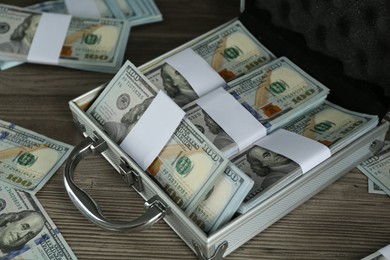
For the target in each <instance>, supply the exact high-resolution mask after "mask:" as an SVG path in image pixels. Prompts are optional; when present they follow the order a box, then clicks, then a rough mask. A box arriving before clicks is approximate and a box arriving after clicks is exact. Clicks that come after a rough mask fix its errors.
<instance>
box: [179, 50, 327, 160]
mask: <svg viewBox="0 0 390 260" xmlns="http://www.w3.org/2000/svg"><path fill="white" fill-rule="evenodd" d="M227 91H228V92H229V93H230V94H231V95H232V96H233V97H235V98H236V99H237V101H238V102H239V103H240V104H242V106H244V107H245V108H246V109H247V110H248V112H250V113H251V114H252V115H253V116H254V117H255V118H256V119H257V120H258V121H259V122H260V123H261V124H262V125H263V126H264V127H265V128H266V129H267V133H270V132H272V131H273V130H274V129H277V128H279V127H281V126H283V125H284V124H286V123H287V122H288V121H291V120H292V119H294V118H295V117H297V116H299V115H301V114H304V113H305V112H307V111H308V110H310V109H311V108H313V107H315V106H318V105H319V104H321V103H322V102H323V101H324V100H325V98H326V97H327V95H328V93H329V89H328V88H327V87H325V86H324V85H322V84H321V83H320V82H318V81H317V80H315V79H314V78H312V77H311V76H309V75H308V74H307V73H305V72H304V71H302V70H301V69H300V68H299V67H297V66H296V65H295V64H293V63H292V62H291V61H289V60H288V59H287V58H285V57H281V58H278V59H276V60H273V61H271V62H269V63H267V64H266V65H264V66H262V67H260V68H258V69H256V70H254V71H252V72H250V73H248V74H246V75H244V76H241V77H239V78H237V79H235V80H233V81H231V82H229V83H228V84H227ZM183 109H184V111H186V114H187V116H188V118H189V119H190V120H191V122H192V123H193V124H195V125H196V126H197V127H198V128H199V129H201V130H202V132H203V134H204V135H205V136H206V137H207V138H208V139H209V140H210V141H212V142H213V143H214V145H215V146H217V147H218V148H219V149H220V150H221V151H223V153H224V155H225V156H226V157H228V158H229V157H231V156H233V155H235V154H237V153H238V146H237V144H236V143H235V142H234V141H233V139H232V138H231V137H230V136H229V135H228V134H227V133H226V132H225V131H224V130H223V128H222V127H221V126H219V125H218V124H217V123H216V122H215V120H213V119H212V118H211V117H210V116H209V115H208V114H207V113H206V112H205V111H204V110H203V109H202V108H201V107H200V106H199V105H198V104H197V103H196V102H191V103H189V104H188V105H186V106H184V107H183ZM221 109H223V108H221ZM233 120H234V119H233V118H232V122H234V121H233ZM236 120H240V119H236Z"/></svg>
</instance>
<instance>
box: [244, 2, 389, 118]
mask: <svg viewBox="0 0 390 260" xmlns="http://www.w3.org/2000/svg"><path fill="white" fill-rule="evenodd" d="M240 20H241V21H242V22H243V23H244V24H245V25H246V26H247V27H249V29H250V31H251V32H252V33H254V34H255V35H256V36H257V38H259V40H260V41H261V42H262V43H263V44H264V45H265V46H267V48H269V49H270V50H271V51H272V52H274V54H275V55H277V56H287V57H288V58H290V59H291V60H292V61H293V62H295V63H296V64H297V65H299V66H300V67H302V69H304V70H306V71H307V72H308V73H310V74H312V75H313V76H314V77H316V78H317V79H318V80H319V81H321V82H322V83H324V84H325V85H326V86H327V87H329V88H330V89H331V95H330V98H329V99H330V100H331V101H332V102H335V103H338V104H339V105H342V106H345V107H346V108H349V109H354V110H356V111H360V112H365V113H371V114H373V113H375V114H378V115H380V116H383V114H384V113H385V112H386V111H387V109H388V103H389V97H390V1H388V0H365V1H363V0H255V1H249V3H247V6H246V11H245V12H244V14H243V15H242V16H241V17H240ZM335 92H336V93H335Z"/></svg>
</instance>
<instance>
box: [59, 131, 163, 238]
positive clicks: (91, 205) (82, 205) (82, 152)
mask: <svg viewBox="0 0 390 260" xmlns="http://www.w3.org/2000/svg"><path fill="white" fill-rule="evenodd" d="M106 149H107V144H106V142H105V141H104V140H102V139H101V138H99V139H98V140H97V141H94V140H92V139H91V138H90V137H87V138H85V139H84V140H83V141H82V142H81V143H80V144H79V145H78V146H76V147H75V148H74V150H73V151H72V153H71V154H70V155H69V158H68V159H67V161H66V164H65V168H64V184H65V189H66V191H67V192H68V195H69V197H70V199H71V200H72V202H73V204H74V205H75V206H76V207H77V208H78V210H79V211H80V212H81V213H82V214H83V215H84V216H85V217H86V218H87V219H89V220H90V221H91V222H93V223H94V224H96V225H97V226H99V227H102V228H104V229H107V230H112V231H122V232H134V231H141V230H144V229H147V228H149V227H150V226H152V225H153V224H154V223H156V222H157V221H159V220H160V219H162V218H163V217H164V216H165V215H166V212H167V207H166V205H165V204H163V203H162V202H161V201H162V200H161V199H160V197H159V196H154V197H152V198H151V199H150V200H148V201H147V202H145V208H146V209H147V210H146V212H145V213H144V214H143V215H141V216H140V217H138V218H136V219H134V220H131V221H128V222H121V221H110V220H108V219H107V218H105V217H104V216H103V214H102V212H101V210H100V207H99V205H98V204H97V203H96V202H95V200H94V199H93V198H92V197H91V196H90V195H89V194H88V193H86V192H85V191H84V190H82V189H81V188H79V187H78V186H77V185H76V184H75V182H74V180H73V176H74V172H75V169H76V166H77V164H78V163H79V162H80V161H81V159H83V158H84V157H86V156H88V155H90V154H97V153H101V152H103V151H104V150H106Z"/></svg>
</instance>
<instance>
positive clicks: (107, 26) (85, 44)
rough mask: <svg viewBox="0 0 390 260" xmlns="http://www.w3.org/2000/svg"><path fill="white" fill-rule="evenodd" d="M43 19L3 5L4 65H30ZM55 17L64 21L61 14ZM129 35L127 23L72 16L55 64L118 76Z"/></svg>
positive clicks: (0, 42) (0, 48)
mask: <svg viewBox="0 0 390 260" xmlns="http://www.w3.org/2000/svg"><path fill="white" fill-rule="evenodd" d="M42 15H43V14H42V13H40V12H36V11H32V10H29V9H26V8H19V7H15V6H9V5H0V24H1V27H0V30H1V34H0V59H1V60H2V61H13V62H14V61H20V62H26V61H29V55H30V54H31V53H30V50H31V46H32V44H33V43H34V41H36V40H37V39H36V35H37V33H36V32H37V31H38V29H39V26H40V22H41V17H42ZM53 15H54V16H58V17H63V15H61V14H53ZM51 17H52V18H53V16H51ZM129 31H130V23H129V22H127V21H126V20H119V19H109V18H87V17H76V16H73V17H71V20H70V23H69V26H68V28H67V32H66V35H65V40H64V42H63V44H62V48H61V50H60V54H59V57H58V60H57V61H56V64H57V65H59V66H64V67H69V68H75V69H82V70H90V71H98V72H106V73H115V72H117V71H118V69H119V68H120V66H121V64H122V62H123V56H124V52H125V48H126V43H127V39H128V36H129ZM41 36H42V35H41ZM46 40H47V39H39V41H46ZM48 40H50V39H48ZM42 52H43V51H42ZM43 53H44V52H43ZM45 58H46V57H43V59H42V61H40V60H39V59H36V58H35V59H34V60H33V62H37V63H47V62H46V61H45ZM50 64H52V62H50ZM3 66H9V65H7V64H3Z"/></svg>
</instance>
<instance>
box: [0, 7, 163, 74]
mask: <svg viewBox="0 0 390 260" xmlns="http://www.w3.org/2000/svg"><path fill="white" fill-rule="evenodd" d="M77 2H79V1H76V4H77ZM95 4H96V9H97V13H96V14H95V13H94V12H89V11H88V10H85V9H82V10H73V9H72V8H71V7H72V6H73V5H71V6H67V1H66V0H53V1H45V2H40V3H37V4H34V5H31V6H27V7H26V8H27V9H30V10H34V11H38V12H47V13H57V14H71V15H74V16H80V17H95V18H116V19H126V20H128V21H129V22H130V23H131V26H137V25H142V24H147V23H152V22H158V21H162V15H161V12H160V10H159V9H158V7H157V5H156V4H155V2H154V1H153V0H147V1H138V0H137V1H130V0H114V1H108V0H95ZM22 63H23V62H21V61H1V60H0V70H6V69H9V68H12V67H15V66H18V65H20V64H22Z"/></svg>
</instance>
